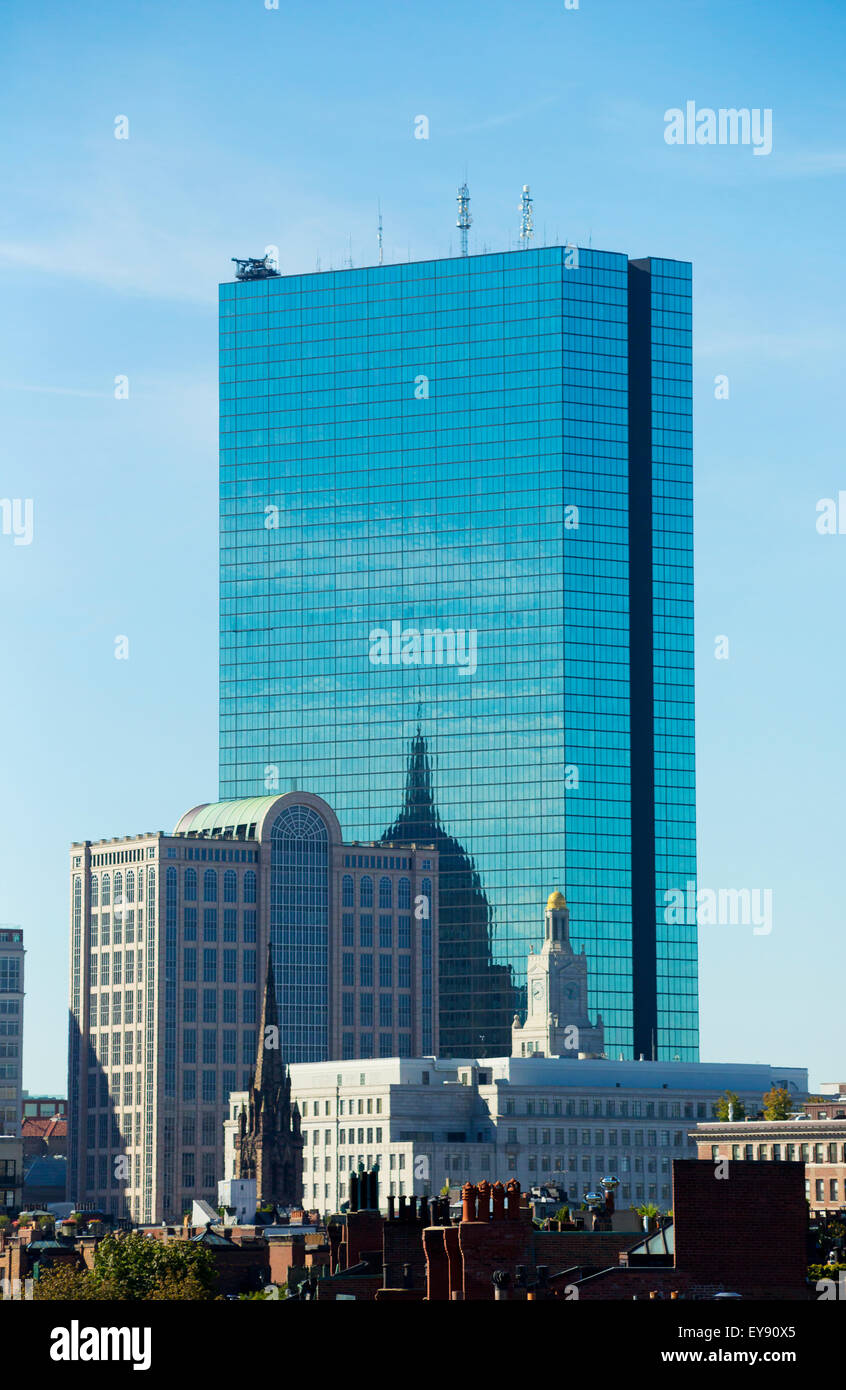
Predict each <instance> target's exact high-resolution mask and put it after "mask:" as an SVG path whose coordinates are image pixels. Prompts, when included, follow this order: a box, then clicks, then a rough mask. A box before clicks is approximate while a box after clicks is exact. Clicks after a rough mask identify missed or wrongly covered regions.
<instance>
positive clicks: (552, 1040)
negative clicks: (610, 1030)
mask: <svg viewBox="0 0 846 1390" xmlns="http://www.w3.org/2000/svg"><path fill="white" fill-rule="evenodd" d="M587 971H588V967H587V957H586V955H585V950H584V947H582V949H581V951H580V952H579V954H578V955H577V954H576V952H575V951H574V950H573V947H572V946H571V944H570V910H569V908H568V907H567V902H566V899H565V897H564V895H563V893H557V892H556V893H552V894H550V897H549V901H548V902H547V904H546V933H545V939H544V943H543V946H542V948H541V950H540V951H539V952H538V953H537V954H535V953H534V952H531V953H530V955H529V963H528V969H527V977H528V981H527V983H528V988H527V999H528V1010H527V1013H526V1021H525V1023H522V1024H521V1023H520V1020H519V1017H518V1015H517V1014H515V1015H514V1023H513V1025H512V1028H511V1055H512V1057H529V1056H533V1055H534V1054H535V1053H538V1054H539V1055H542V1056H544V1057H574V1058H576V1057H602V1056H604V1048H605V1040H604V1028H603V1024H602V1015H601V1014H599V1015H597V1019H596V1023H591V1021H590V1016H589V1014H588V991H587Z"/></svg>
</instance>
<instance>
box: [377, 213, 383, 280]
mask: <svg viewBox="0 0 846 1390" xmlns="http://www.w3.org/2000/svg"><path fill="white" fill-rule="evenodd" d="M378 206H379V231H378V232H377V235H376V239H377V241H378V243H379V264H380V265H381V264H382V204H381V203H379V205H378Z"/></svg>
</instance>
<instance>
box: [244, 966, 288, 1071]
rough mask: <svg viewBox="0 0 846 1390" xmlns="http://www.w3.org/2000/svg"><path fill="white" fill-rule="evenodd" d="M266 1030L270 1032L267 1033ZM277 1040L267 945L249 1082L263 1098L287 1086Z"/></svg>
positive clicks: (272, 980)
mask: <svg viewBox="0 0 846 1390" xmlns="http://www.w3.org/2000/svg"><path fill="white" fill-rule="evenodd" d="M268 1029H272V1030H274V1031H272V1032H268ZM280 1036H281V1032H280V1028H279V1005H278V1004H277V1001H276V982H275V980H274V978H273V953H272V951H271V949H270V945H269V943H268V947H267V970H266V971H265V976H264V994H263V996H262V1001H261V1018H260V1021H259V1032H258V1047H257V1049H256V1069H255V1075H254V1081H253V1084H254V1085H255V1089H256V1090H257V1091H260V1092H261V1093H262V1094H263V1095H264V1094H267V1093H268V1092H272V1091H273V1090H274V1089H275V1088H276V1087H277V1086H282V1087H285V1085H286V1082H288V1072H287V1068H286V1067H285V1065H284V1063H283V1061H282V1051H281V1049H280V1046H279V1041H280Z"/></svg>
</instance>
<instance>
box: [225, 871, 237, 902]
mask: <svg viewBox="0 0 846 1390" xmlns="http://www.w3.org/2000/svg"><path fill="white" fill-rule="evenodd" d="M223 901H224V902H225V903H237V901H238V877H237V875H236V873H235V870H234V869H227V870H226V873H225V874H224V875H223Z"/></svg>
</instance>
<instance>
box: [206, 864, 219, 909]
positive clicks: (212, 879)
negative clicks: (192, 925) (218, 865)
mask: <svg viewBox="0 0 846 1390" xmlns="http://www.w3.org/2000/svg"><path fill="white" fill-rule="evenodd" d="M203 902H204V903H216V902H217V870H216V869H206V872H205V873H204V874H203Z"/></svg>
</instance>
